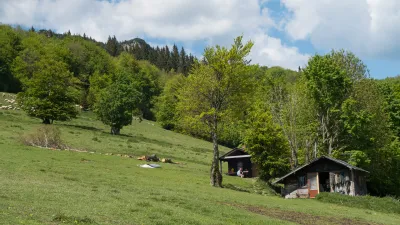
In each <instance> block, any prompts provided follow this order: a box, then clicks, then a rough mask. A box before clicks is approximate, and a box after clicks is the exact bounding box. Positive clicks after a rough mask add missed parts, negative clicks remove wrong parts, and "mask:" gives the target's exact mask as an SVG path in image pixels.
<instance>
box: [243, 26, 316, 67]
mask: <svg viewBox="0 0 400 225" xmlns="http://www.w3.org/2000/svg"><path fill="white" fill-rule="evenodd" d="M252 38H253V41H254V47H253V49H255V51H252V52H251V54H250V58H251V59H252V62H253V63H259V64H262V65H266V66H269V67H271V66H277V65H279V66H282V67H284V68H289V69H293V70H296V69H298V67H299V66H300V67H304V66H305V64H306V62H307V61H308V58H309V57H310V55H308V54H302V53H300V52H299V49H298V48H296V47H290V46H286V45H285V44H283V43H282V41H281V40H280V39H278V38H274V37H270V36H268V35H266V34H263V33H262V32H258V33H256V34H254V35H252Z"/></svg>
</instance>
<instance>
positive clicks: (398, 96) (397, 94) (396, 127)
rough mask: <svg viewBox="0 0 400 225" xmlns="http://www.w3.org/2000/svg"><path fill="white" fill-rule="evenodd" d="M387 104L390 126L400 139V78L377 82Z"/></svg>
mask: <svg viewBox="0 0 400 225" xmlns="http://www.w3.org/2000/svg"><path fill="white" fill-rule="evenodd" d="M377 83H378V85H379V89H380V91H381V93H382V94H383V96H384V98H385V102H386V107H385V111H386V113H387V114H388V115H389V126H390V128H391V130H392V131H393V132H394V135H396V136H397V137H400V76H397V77H394V78H386V79H385V80H380V81H377Z"/></svg>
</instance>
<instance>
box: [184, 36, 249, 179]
mask: <svg viewBox="0 0 400 225" xmlns="http://www.w3.org/2000/svg"><path fill="white" fill-rule="evenodd" d="M252 46H253V43H252V42H248V43H246V44H245V45H243V44H242V37H238V38H236V39H235V40H234V44H233V45H232V47H231V48H230V49H227V48H225V47H220V46H216V47H210V48H206V49H205V51H204V58H205V60H206V61H207V64H198V65H196V67H195V68H194V69H193V71H192V74H190V75H189V77H188V79H187V82H186V85H185V86H184V88H183V90H182V91H181V93H180V95H179V100H180V101H179V103H178V109H179V111H180V113H181V114H182V115H183V116H186V117H188V118H192V119H194V120H197V121H203V122H204V123H205V124H206V125H207V127H208V130H209V132H210V135H211V139H212V142H213V161H212V165H211V171H210V184H211V185H212V186H216V187H221V185H222V175H221V172H220V170H219V161H218V160H219V149H218V144H219V141H218V126H219V124H220V122H221V121H223V119H224V117H225V116H227V114H232V115H234V113H233V112H238V111H240V112H243V105H242V104H241V103H242V102H243V101H244V97H245V95H244V94H245V93H246V87H247V84H248V83H249V82H248V78H249V76H248V74H247V72H248V67H247V65H248V63H249V61H247V60H246V57H247V56H248V55H249V53H250V50H251V47H252Z"/></svg>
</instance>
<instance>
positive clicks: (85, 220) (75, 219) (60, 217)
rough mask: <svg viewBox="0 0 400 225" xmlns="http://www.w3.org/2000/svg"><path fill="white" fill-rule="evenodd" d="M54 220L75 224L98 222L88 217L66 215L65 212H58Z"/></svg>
mask: <svg viewBox="0 0 400 225" xmlns="http://www.w3.org/2000/svg"><path fill="white" fill-rule="evenodd" d="M53 222H61V223H73V224H96V222H95V221H94V220H93V219H91V218H89V217H87V216H84V217H77V216H66V215H64V214H56V215H54V217H53Z"/></svg>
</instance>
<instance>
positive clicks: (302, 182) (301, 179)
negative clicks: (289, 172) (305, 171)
mask: <svg viewBox="0 0 400 225" xmlns="http://www.w3.org/2000/svg"><path fill="white" fill-rule="evenodd" d="M304 186H307V178H306V176H299V187H304Z"/></svg>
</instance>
